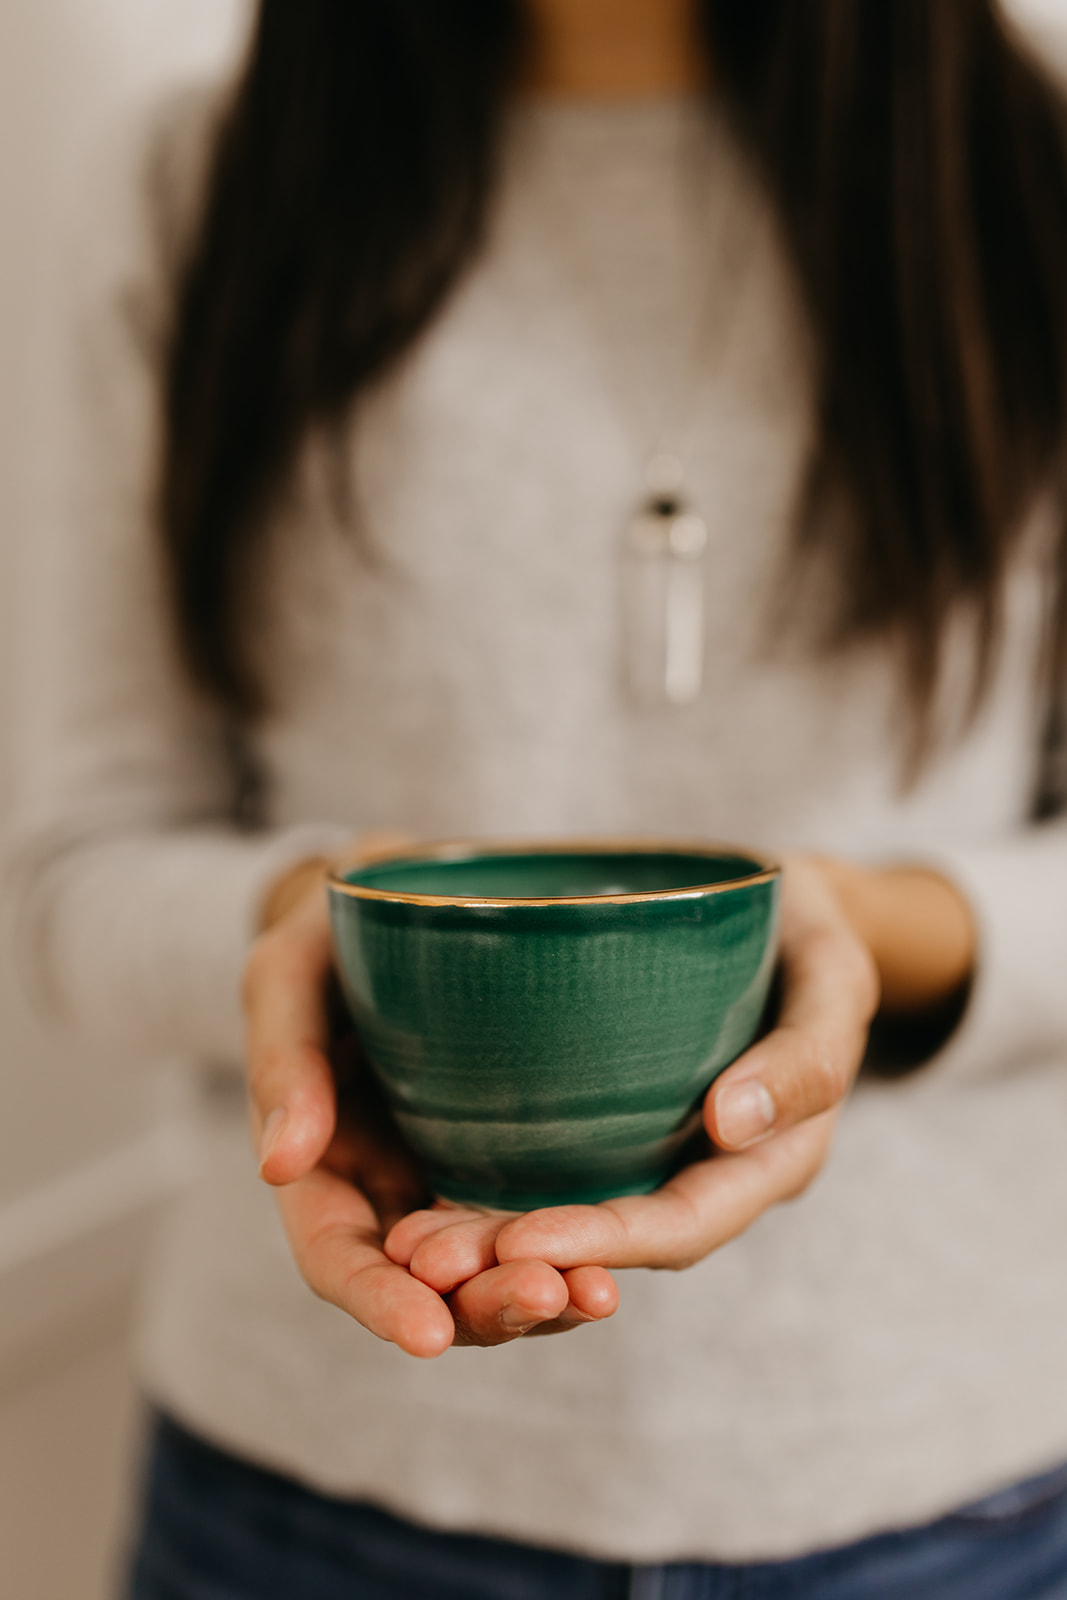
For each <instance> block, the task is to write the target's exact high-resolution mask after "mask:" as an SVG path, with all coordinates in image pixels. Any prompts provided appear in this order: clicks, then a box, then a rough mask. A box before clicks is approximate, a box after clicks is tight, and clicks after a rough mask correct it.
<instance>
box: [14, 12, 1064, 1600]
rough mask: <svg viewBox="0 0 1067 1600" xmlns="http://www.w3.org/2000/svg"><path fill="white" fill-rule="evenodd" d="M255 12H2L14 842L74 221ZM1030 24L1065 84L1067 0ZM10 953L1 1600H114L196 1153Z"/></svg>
mask: <svg viewBox="0 0 1067 1600" xmlns="http://www.w3.org/2000/svg"><path fill="white" fill-rule="evenodd" d="M248 3H249V0H0V196H2V210H0V829H2V828H3V826H4V825H5V822H6V817H7V815H8V812H9V809H10V803H11V796H12V789H13V779H14V776H15V772H16V768H17V764H18V761H19V759H20V752H21V751H24V750H25V748H26V747H27V745H28V743H29V742H31V741H32V739H33V736H34V681H35V677H36V675H37V673H38V672H39V671H40V670H41V668H40V666H39V663H40V662H41V660H42V653H43V655H44V658H45V659H46V658H47V648H48V639H47V628H46V625H45V623H44V622H43V621H42V620H40V618H41V604H40V602H41V595H40V588H39V585H38V586H34V585H32V584H31V583H29V581H28V578H29V574H30V572H31V571H32V570H35V569H39V567H40V564H41V563H40V556H41V552H42V550H44V551H47V549H48V548H49V546H50V542H51V540H52V538H53V536H54V534H55V530H56V526H57V519H58V517H59V515H60V508H59V506H58V504H57V499H56V492H55V484H56V482H57V480H58V479H59V478H61V477H62V473H61V472H57V471H56V463H57V460H60V459H61V458H62V454H63V451H64V448H65V445H64V439H63V422H62V416H63V408H62V404H61V401H60V394H61V389H62V379H61V373H62V368H63V361H64V350H63V342H62V335H61V331H60V330H61V329H62V326H63V321H64V319H63V305H64V300H65V296H66V294H67V292H68V288H69V281H70V273H71V266H72V263H71V260H70V251H69V247H68V241H69V238H70V234H71V222H72V218H73V216H74V214H75V213H76V212H81V213H82V215H84V209H85V192H86V185H87V183H89V182H90V181H91V180H90V177H89V175H90V174H91V173H92V172H93V170H94V162H93V159H92V153H93V152H94V151H96V150H98V149H100V148H102V147H104V146H105V145H106V144H107V143H108V141H109V140H112V139H114V137H115V136H116V130H117V129H120V128H122V127H123V126H126V125H128V124H129V122H130V121H131V119H132V112H133V109H134V108H135V107H136V106H137V105H138V104H139V103H142V102H146V101H148V100H149V99H150V98H151V97H152V96H153V95H155V94H157V93H159V92H161V91H162V90H163V89H164V88H165V87H166V85H167V84H168V83H173V82H177V81H180V80H182V79H187V78H190V77H195V76H198V75H203V74H204V73H209V72H218V71H221V70H223V69H224V66H225V64H226V63H227V61H229V60H230V59H232V57H233V55H234V53H235V52H236V51H237V49H238V48H239V44H240V40H241V37H242V35H243V29H244V26H245V24H246V21H247V5H248ZM1012 10H1013V11H1014V12H1015V13H1016V14H1017V15H1018V17H1019V19H1020V21H1021V22H1023V23H1024V24H1025V25H1026V26H1027V27H1028V28H1029V29H1030V30H1031V31H1032V33H1033V35H1034V37H1035V39H1036V40H1038V41H1039V42H1040V44H1041V46H1042V48H1043V49H1045V50H1046V51H1047V52H1048V54H1049V55H1050V58H1052V59H1053V60H1055V61H1056V62H1057V63H1059V64H1060V65H1061V66H1063V67H1064V69H1065V73H1067V0H1014V4H1013V5H1012ZM73 265H74V266H75V268H76V262H75V263H73ZM1064 292H1065V293H1067V285H1065V287H1064ZM13 942H14V941H13V935H12V930H11V928H10V926H9V924H8V923H6V922H5V921H4V908H3V905H2V903H0V1600H110V1597H111V1596H112V1595H113V1593H114V1583H113V1579H112V1576H111V1574H112V1571H113V1568H114V1560H115V1551H116V1549H117V1547H118V1546H119V1544H120V1542H121V1529H122V1525H123V1517H124V1514H125V1508H126V1506H127V1504H128V1498H129V1496H128V1485H129V1483H130V1481H131V1479H132V1476H133V1470H134V1469H133V1464H132V1463H133V1459H134V1448H135V1439H136V1421H137V1418H136V1405H135V1401H134V1397H133V1394H132V1386H131V1383H130V1379H129V1373H128V1365H127V1357H126V1339H127V1330H128V1324H129V1315H130V1303H131V1293H132V1286H133V1283H134V1279H135V1274H136V1268H137V1264H138V1261H139V1260H140V1258H141V1257H142V1255H143V1253H144V1251H145V1249H146V1248H147V1246H148V1242H149V1240H150V1235H151V1228H152V1225H153V1221H154V1219H155V1218H156V1217H157V1216H158V1212H159V1209H160V1207H161V1206H162V1205H164V1204H165V1203H166V1200H167V1197H168V1195H170V1194H171V1193H172V1192H173V1191H174V1189H175V1187H176V1186H178V1185H179V1184H180V1183H181V1182H183V1181H185V1177H186V1174H187V1173H188V1170H189V1165H190V1144H191V1140H192V1135H191V1132H190V1130H189V1129H188V1127H187V1118H186V1114H185V1111H184V1106H183V1096H182V1088H181V1083H180V1080H178V1079H177V1078H176V1076H175V1075H174V1074H173V1073H170V1072H168V1071H167V1070H166V1068H165V1067H164V1066H162V1065H161V1066H158V1067H154V1068H153V1067H151V1066H149V1065H148V1064H145V1063H136V1064H135V1065H134V1066H131V1065H130V1064H128V1063H127V1064H122V1063H116V1062H109V1061H97V1060H94V1061H90V1060H89V1059H88V1057H87V1055H86V1052H85V1051H84V1050H82V1049H79V1048H78V1047H77V1046H76V1045H75V1044H72V1043H71V1042H70V1041H57V1040H56V1039H54V1038H52V1037H49V1036H48V1035H47V1034H46V1033H45V1032H44V1031H43V1030H42V1029H41V1027H40V1026H39V1025H38V1024H37V1023H36V1022H35V1021H34V1019H33V1018H32V1017H31V1015H30V1014H29V1012H28V1010H27V1007H26V1005H25V1003H24V1001H23V1000H22V999H21V998H20V996H19V993H18V988H17V982H16V977H15V970H14V961H13Z"/></svg>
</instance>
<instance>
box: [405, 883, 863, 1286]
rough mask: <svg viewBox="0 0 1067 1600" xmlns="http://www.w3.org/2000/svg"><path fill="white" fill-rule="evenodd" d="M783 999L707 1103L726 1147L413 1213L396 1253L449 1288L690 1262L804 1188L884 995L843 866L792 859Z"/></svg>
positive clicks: (711, 1125) (785, 898)
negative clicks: (542, 1200) (636, 1185)
mask: <svg viewBox="0 0 1067 1600" xmlns="http://www.w3.org/2000/svg"><path fill="white" fill-rule="evenodd" d="M780 977H781V1005H780V1009H779V1013H778V1017H777V1021H776V1026H775V1028H774V1029H773V1031H772V1032H770V1033H768V1034H766V1035H765V1036H764V1037H763V1038H762V1039H760V1040H759V1041H758V1042H757V1043H756V1044H754V1045H753V1046H752V1047H751V1048H750V1049H749V1050H747V1051H746V1052H745V1054H744V1055H742V1056H741V1057H739V1059H738V1060H737V1061H735V1062H734V1064H733V1065H732V1066H731V1067H729V1068H728V1069H727V1070H726V1071H725V1072H723V1073H722V1074H721V1075H720V1076H719V1077H718V1078H717V1079H716V1080H715V1082H714V1084H713V1085H712V1087H711V1088H710V1090H709V1091H708V1094H707V1098H706V1100H705V1102H704V1126H705V1129H706V1131H707V1135H708V1138H709V1139H710V1140H711V1142H712V1143H713V1144H714V1145H715V1146H717V1148H716V1149H715V1150H714V1151H712V1152H710V1153H709V1155H708V1157H707V1158H706V1159H703V1160H699V1161H695V1162H693V1163H692V1164H691V1165H689V1166H687V1167H685V1168H683V1169H682V1170H681V1171H680V1172H679V1173H677V1174H676V1176H675V1177H673V1178H671V1179H670V1180H669V1182H667V1183H665V1184H664V1185H663V1187H662V1188H661V1189H658V1190H657V1191H656V1192H655V1193H654V1194H649V1195H629V1196H626V1197H624V1198H622V1199H618V1200H605V1201H603V1202H601V1204H599V1205H566V1206H554V1207H550V1208H548V1209H545V1210H540V1211H530V1212H527V1213H526V1214H525V1215H523V1216H519V1217H514V1218H502V1217H486V1216H484V1215H482V1214H480V1213H475V1212H473V1211H465V1210H463V1209H462V1208H454V1209H442V1208H435V1209H434V1210H427V1211H416V1212H412V1213H411V1214H409V1215H408V1216H406V1217H404V1219H403V1220H402V1221H401V1222H399V1223H397V1225H396V1226H395V1227H394V1228H393V1229H392V1231H391V1232H390V1234H389V1236H388V1238H387V1240H386V1244H385V1249H386V1254H387V1255H388V1256H389V1257H390V1259H391V1260H392V1261H394V1262H396V1263H398V1264H399V1265H402V1266H406V1267H408V1268H409V1270H410V1272H411V1273H412V1275H413V1276H414V1277H416V1278H419V1279H421V1281H422V1282H423V1283H425V1284H427V1285H429V1286H430V1287H431V1288H434V1289H436V1290H437V1291H438V1293H440V1294H447V1293H449V1292H450V1291H452V1290H453V1289H455V1288H456V1287H457V1286H458V1285H459V1284H461V1283H464V1282H466V1281H467V1280H468V1279H470V1278H472V1277H474V1276H475V1275H476V1274H478V1273H479V1272H484V1271H486V1270H488V1269H490V1268H491V1267H493V1266H495V1265H497V1264H498V1263H504V1262H510V1261H529V1260H536V1261H543V1262H546V1263H548V1264H549V1265H551V1266H553V1267H555V1268H557V1269H558V1270H560V1271H566V1270H569V1269H573V1268H576V1267H581V1266H600V1267H608V1268H614V1267H620V1268H621V1267H670V1268H682V1267H688V1266H691V1265H692V1264H693V1263H694V1262H696V1261H700V1260H702V1259H703V1257H704V1256H707V1255H709V1254H710V1253H711V1252H712V1251H713V1250H717V1249H718V1248H719V1246H720V1245H723V1244H725V1243H726V1242H727V1241H728V1240H729V1239H733V1238H735V1237H736V1235H738V1234H739V1233H742V1232H743V1231H744V1230H745V1229H746V1228H747V1227H749V1226H750V1225H751V1224H752V1223H753V1222H755V1221H756V1219H757V1217H759V1216H761V1215H762V1214H763V1212H764V1211H767V1210H769V1209H770V1207H772V1206H775V1205H777V1204H779V1203H780V1202H781V1201H783V1200H791V1199H793V1198H794V1197H795V1196H797V1195H799V1194H800V1193H802V1191H803V1190H804V1189H806V1188H807V1186H808V1184H809V1183H811V1181H812V1179H813V1178H814V1177H815V1175H816V1174H817V1173H818V1171H819V1169H820V1168H821V1167H822V1165H823V1162H824V1161H825V1159H826V1155H827V1151H828V1149H829V1146H830V1140H831V1137H832V1134H833V1129H834V1123H835V1120H836V1116H837V1111H838V1108H839V1106H840V1105H841V1102H842V1101H843V1100H844V1098H845V1096H846V1095H847V1094H848V1091H849V1089H850V1088H851V1086H852V1082H853V1079H854V1078H855V1075H856V1072H857V1070H858V1068H859V1065H860V1062H861V1060H862V1059H863V1054H864V1050H865V1047H866V1043H867V1034H868V1030H869V1028H870V1025H871V1021H872V1019H873V1017H874V1014H875V1011H876V1009H877V1007H878V998H879V978H878V968H877V965H876V962H875V959H874V956H873V955H872V953H871V950H870V948H869V947H868V945H867V944H866V943H865V942H864V940H863V939H862V938H861V937H860V936H859V934H858V933H857V932H856V931H855V926H854V921H853V920H851V919H850V917H849V916H848V915H847V914H846V912H845V909H844V907H843V904H842V899H841V896H840V893H839V891H838V889H837V885H836V883H835V881H834V876H833V872H832V871H831V870H830V869H829V868H828V865H827V864H826V863H823V862H821V861H818V860H816V859H815V858H813V857H803V856H800V857H795V858H793V859H792V860H790V861H788V862H787V864H786V868H785V872H784V874H783V883H782V929H781V950H780Z"/></svg>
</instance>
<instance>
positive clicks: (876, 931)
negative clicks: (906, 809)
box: [826, 861, 977, 1017]
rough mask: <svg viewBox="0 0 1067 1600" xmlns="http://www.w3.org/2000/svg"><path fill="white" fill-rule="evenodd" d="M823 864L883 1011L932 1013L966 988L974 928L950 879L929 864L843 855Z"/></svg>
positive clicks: (974, 950)
mask: <svg viewBox="0 0 1067 1600" xmlns="http://www.w3.org/2000/svg"><path fill="white" fill-rule="evenodd" d="M826 867H827V872H828V876H829V879H830V882H831V886H832V887H833V889H834V891H835V893H836V895H837V897H838V900H839V902H840V904H841V907H842V909H843V910H844V912H845V915H846V916H847V917H848V919H849V921H850V922H851V923H852V925H853V927H854V928H855V930H856V932H857V933H858V934H859V936H860V938H861V939H863V941H864V943H865V944H866V945H867V947H868V949H869V950H870V952H871V955H872V956H873V958H874V961H875V965H876V966H877V968H878V974H879V978H880V980H881V984H882V1003H881V1012H882V1014H883V1015H887V1016H897V1017H907V1016H912V1015H919V1014H923V1013H928V1012H932V1011H936V1010H938V1009H939V1008H941V1007H944V1006H945V1005H948V1004H950V1003H952V1002H953V1001H954V1000H956V999H958V998H959V997H960V996H962V995H964V994H965V993H966V989H967V986H968V984H969V983H970V981H971V979H972V977H973V974H974V966H975V959H976V955H977V929H976V926H975V920H974V914H973V912H972V911H971V907H970V904H969V903H968V901H967V899H966V898H965V896H964V895H963V894H961V892H960V891H959V890H958V889H957V888H956V886H955V884H953V883H952V882H951V881H950V880H949V879H948V878H945V877H943V876H942V875H941V874H940V873H938V872H935V871H933V870H931V869H929V868H927V867H919V866H915V867H911V866H900V867H881V868H879V867H863V866H859V865H857V864H855V863H853V862H844V861H833V862H827V863H826Z"/></svg>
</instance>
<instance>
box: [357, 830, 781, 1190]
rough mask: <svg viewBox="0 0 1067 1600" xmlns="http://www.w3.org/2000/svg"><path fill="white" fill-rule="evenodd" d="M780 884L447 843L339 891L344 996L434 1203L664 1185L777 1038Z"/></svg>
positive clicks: (665, 848)
mask: <svg viewBox="0 0 1067 1600" xmlns="http://www.w3.org/2000/svg"><path fill="white" fill-rule="evenodd" d="M779 877H780V874H779V869H778V868H777V866H776V865H775V864H774V863H772V862H768V861H766V860H764V859H761V858H759V857H757V856H755V855H752V854H751V853H749V852H745V851H740V850H737V851H735V850H728V849H723V848H716V847H713V846H710V845H709V846H701V845H687V844H662V843H648V844H644V843H636V844H635V843H633V842H625V843H620V844H617V845H612V844H606V843H596V844H580V845H560V844H545V845H539V846H530V845H521V846H503V845H496V844H493V845H483V846H478V845H451V846H450V845H440V846H434V847H428V848H427V849H426V850H421V851H420V850H412V851H410V852H407V853H405V854H404V855H394V856H390V857H388V858H385V859H378V860H376V861H374V862H372V863H370V864H366V865H363V866H361V867H358V868H355V869H353V870H352V871H350V872H348V873H346V874H345V875H344V877H334V878H333V879H332V880H331V884H330V903H331V914H332V918H333V927H334V936H335V942H336V949H337V958H338V968H339V971H340V975H341V981H342V986H343V988H344V992H345V997H346V999H347V1002H348V1005H349V1008H350V1010H351V1012H352V1016H353V1018H354V1021H355V1024H356V1028H357V1031H358V1033H359V1035H360V1037H361V1039H362V1042H363V1045H364V1048H365V1050H366V1052H367V1055H368V1057H369V1059H370V1061H371V1063H372V1065H373V1067H374V1068H375V1070H376V1072H377V1074H378V1076H379V1078H380V1080H381V1082H382V1084H383V1085H384V1087H385V1090H386V1093H387V1095H388V1097H389V1101H390V1104H391V1106H392V1109H393V1112H394V1114H395V1116H396V1118H397V1121H398V1123H399V1125H400V1128H401V1130H402V1132H403V1134H404V1136H405V1138H406V1139H407V1140H408V1142H409V1144H410V1145H411V1146H412V1148H413V1149H414V1150H415V1151H416V1152H417V1154H418V1155H419V1156H420V1157H421V1158H422V1160H423V1161H424V1163H425V1164H426V1167H427V1169H428V1174H429V1179H430V1182H431V1184H432V1186H433V1188H434V1190H435V1192H436V1193H437V1194H439V1195H441V1196H442V1197H444V1198H446V1199H452V1200H457V1201H465V1202H469V1203H473V1204H478V1205H484V1206H494V1207H500V1208H501V1209H504V1210H515V1211H518V1210H529V1209H531V1208H533V1207H536V1206H545V1205H557V1204H562V1203H565V1202H570V1201H587V1202H591V1201H597V1200H603V1199H606V1198H608V1197H609V1196H612V1195H620V1194H639V1193H646V1192H648V1191H650V1190H652V1189H654V1188H656V1187H658V1185H659V1184H660V1183H662V1182H663V1181H664V1179H665V1178H666V1177H668V1176H669V1175H670V1173H671V1171H672V1170H673V1168H674V1167H675V1166H676V1165H677V1164H678V1162H679V1159H680V1158H681V1157H682V1153H683V1147H684V1146H685V1144H686V1142H687V1140H688V1139H689V1138H690V1136H691V1135H692V1134H693V1133H694V1132H695V1131H696V1130H697V1129H698V1128H699V1126H700V1102H701V1099H702V1097H703V1094H704V1091H705V1090H706V1089H707V1087H708V1085H709V1083H710V1082H711V1080H712V1079H713V1078H714V1077H715V1076H716V1074H717V1073H719V1072H721V1071H722V1070H723V1068H724V1067H726V1066H728V1065H729V1063H730V1062H731V1061H733V1060H734V1059H735V1058H736V1057H737V1056H738V1055H739V1054H740V1053H741V1051H742V1050H743V1049H744V1048H745V1046H746V1045H747V1044H748V1043H749V1042H750V1040H751V1039H752V1037H753V1034H754V1033H755V1031H756V1028H757V1026H758V1024H759V1020H760V1015H761V1012H762V1010H763V1007H764V1003H765V1001H766V997H767V991H768V987H769V985H770V980H771V974H772V971H773V966H774V959H775V952H776V933H777V908H778V889H779Z"/></svg>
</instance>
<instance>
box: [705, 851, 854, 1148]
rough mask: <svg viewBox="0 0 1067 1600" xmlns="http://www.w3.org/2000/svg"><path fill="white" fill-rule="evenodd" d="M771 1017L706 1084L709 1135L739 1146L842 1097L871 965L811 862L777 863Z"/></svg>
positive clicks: (851, 1073)
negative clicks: (778, 995) (778, 908)
mask: <svg viewBox="0 0 1067 1600" xmlns="http://www.w3.org/2000/svg"><path fill="white" fill-rule="evenodd" d="M786 872H787V878H788V882H787V888H786V889H784V890H783V904H782V940H781V980H782V1000H781V1009H780V1012H779V1016H778V1023H777V1026H776V1027H775V1028H774V1030H773V1031H772V1032H771V1033H769V1034H767V1035H766V1037H765V1038H763V1039H761V1040H759V1042H758V1043H757V1044H755V1045H753V1046H752V1048H751V1049H750V1050H748V1051H746V1052H745V1054H744V1055H743V1056H741V1057H740V1059H739V1060H737V1061H735V1062H734V1064H733V1066H732V1067H729V1068H728V1069H727V1071H726V1072H724V1073H722V1074H721V1075H720V1077H719V1078H717V1079H716V1081H715V1083H714V1084H713V1085H712V1087H711V1090H710V1091H709V1093H708V1097H707V1100H706V1101H705V1106H704V1124H705V1127H706V1128H707V1131H708V1135H709V1137H710V1138H711V1139H712V1140H714V1142H715V1143H716V1144H718V1145H719V1146H721V1147H722V1148H723V1149H725V1150H743V1149H745V1148H746V1147H747V1146H749V1145H751V1144H753V1143H754V1142H755V1141H756V1140H758V1139H762V1138H765V1137H766V1136H767V1134H769V1133H771V1132H772V1131H777V1130H780V1129H784V1128H790V1127H793V1126H794V1125H795V1124H796V1123H798V1122H802V1121H804V1120H805V1119H806V1118H808V1117H813V1116H818V1115H820V1114H821V1113H822V1112H824V1111H828V1110H829V1109H830V1108H831V1107H833V1106H835V1105H837V1103H838V1102H839V1101H840V1100H841V1099H842V1098H843V1096H844V1095H845V1094H847V1092H848V1090H849V1088H850V1087H851V1085H852V1081H853V1079H854V1077H855V1075H856V1071H857V1069H858V1067H859V1064H860V1061H861V1060H862V1058H863V1052H864V1049H865V1048H866V1042H867V1032H868V1029H869V1027H870V1022H871V1018H872V1017H873V1015H874V1012H875V1009H876V1007H877V1004H878V980H877V974H876V972H875V968H874V962H873V961H872V959H871V956H870V953H869V951H868V950H867V948H866V946H865V945H864V944H862V943H861V941H860V940H859V939H858V938H857V936H856V934H855V933H854V932H853V929H852V927H851V925H850V923H849V922H848V921H847V919H846V918H845V916H844V913H843V912H842V911H841V908H840V906H839V905H838V903H837V901H836V899H835V898H834V895H833V894H832V892H831V890H830V889H829V887H828V886H827V884H826V882H825V881H824V879H823V877H822V875H821V873H820V872H819V870H818V868H817V867H815V866H814V865H813V864H812V863H810V862H806V861H803V860H798V861H794V862H791V863H790V865H789V866H788V867H787V869H786Z"/></svg>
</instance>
